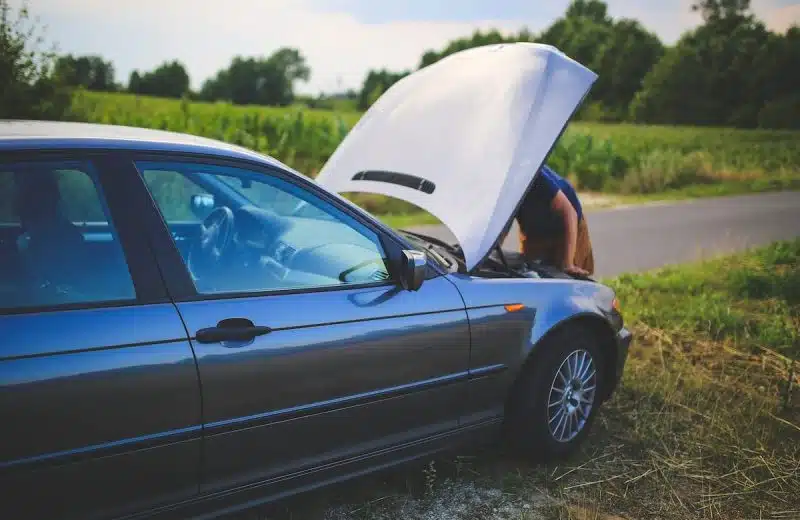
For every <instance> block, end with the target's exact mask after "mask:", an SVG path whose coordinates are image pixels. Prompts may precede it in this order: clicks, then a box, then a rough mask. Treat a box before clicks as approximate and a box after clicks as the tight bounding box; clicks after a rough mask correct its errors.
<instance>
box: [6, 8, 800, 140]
mask: <svg viewBox="0 0 800 520" xmlns="http://www.w3.org/2000/svg"><path fill="white" fill-rule="evenodd" d="M692 9H693V10H694V11H697V12H698V13H699V14H700V15H701V16H702V19H703V23H702V24H701V25H700V26H698V27H697V28H695V29H692V30H690V31H687V32H685V33H684V34H683V36H681V38H680V39H679V40H678V41H677V42H676V44H675V45H672V46H666V45H664V44H663V43H662V42H661V41H660V40H659V38H658V37H657V36H656V35H655V34H653V33H652V32H650V31H647V30H646V29H645V28H644V27H642V25H641V24H640V23H639V22H638V21H636V20H631V19H617V20H615V19H612V18H611V17H610V16H609V14H608V7H607V5H606V3H605V2H603V1H601V0H573V1H572V3H571V4H570V5H569V7H568V8H567V10H566V12H565V13H564V15H563V16H562V17H561V18H559V19H557V20H556V21H555V22H553V24H552V25H550V26H549V27H548V28H546V29H545V30H544V31H542V32H541V33H540V34H533V33H531V32H530V31H528V30H527V29H523V30H521V31H519V32H518V33H516V34H511V35H504V34H501V33H500V32H499V31H496V30H490V31H486V32H481V31H477V32H475V33H473V34H472V35H470V36H467V37H464V38H460V39H457V40H454V41H451V42H449V43H448V44H447V45H446V46H445V47H444V48H442V49H440V50H429V51H427V52H425V53H424V54H423V55H422V56H421V58H420V62H419V64H418V66H417V69H419V68H422V67H426V66H429V65H431V64H433V63H435V62H437V61H438V60H441V59H443V58H444V57H446V56H448V55H450V54H453V53H455V52H458V51H461V50H464V49H468V48H472V47H477V46H481V45H489V44H496V43H505V42H518V41H533V42H541V43H546V44H550V45H553V46H555V47H557V48H559V49H560V50H562V51H563V52H565V53H566V54H567V55H569V56H571V57H572V58H574V59H576V60H577V61H579V62H581V63H583V64H584V65H586V66H587V67H589V68H590V69H592V70H594V71H595V72H597V73H598V75H599V77H598V80H597V82H596V84H595V86H594V87H593V89H592V91H591V93H590V95H589V98H588V99H587V100H586V102H585V103H584V105H583V108H582V110H581V112H580V113H579V114H578V117H579V118H582V119H589V120H599V121H630V122H636V123H661V124H685V125H716V126H734V127H743V128H754V127H763V128H800V67H798V65H797V64H798V63H800V28H798V27H797V26H794V27H792V28H791V29H790V30H789V31H788V32H787V33H786V34H777V33H774V32H771V31H769V30H768V29H767V28H766V26H765V25H764V23H763V22H762V21H760V20H758V19H757V18H756V16H755V15H754V14H753V12H752V10H751V8H750V0H698V1H697V2H696V3H695V4H693V5H692ZM27 19H28V12H27V9H26V8H23V9H22V10H21V11H20V12H19V13H18V19H16V20H12V18H11V11H10V8H9V6H8V2H7V0H0V23H1V24H2V28H0V88H2V89H3V91H4V92H8V93H9V94H8V95H7V96H6V95H4V102H3V106H2V107H0V117H15V116H16V117H25V116H26V114H24V113H21V112H25V111H26V110H27V111H30V110H33V111H34V112H35V111H37V110H38V111H39V112H41V114H42V115H43V116H47V115H48V114H49V115H50V116H52V115H53V114H54V113H56V112H57V111H58V109H59V106H61V105H63V104H64V103H66V102H67V101H66V97H67V95H66V93H67V91H68V90H69V89H72V88H75V87H82V88H85V89H88V90H96V91H127V92H131V93H134V94H142V95H152V96H160V97H172V98H181V97H186V98H189V99H195V100H203V101H227V102H231V103H234V104H260V105H277V106H285V105H289V104H292V103H293V102H296V101H297V98H298V96H296V94H295V87H296V84H297V83H298V82H299V81H308V79H309V78H310V75H311V69H310V67H309V66H308V64H307V63H306V60H305V57H304V56H303V55H302V53H301V52H300V51H299V50H297V49H292V48H281V49H278V50H277V51H275V52H273V53H272V54H271V55H269V56H266V57H263V56H262V57H243V56H236V57H234V58H233V59H232V60H231V63H230V64H229V65H228V66H227V67H226V68H224V69H222V70H220V71H219V72H217V74H216V75H215V76H213V77H211V78H209V79H207V80H206V81H205V82H204V83H203V84H202V86H201V88H200V89H199V90H198V91H196V92H195V91H192V89H191V86H190V85H191V81H190V77H189V74H188V71H187V70H186V67H185V66H184V65H183V64H182V63H180V62H179V61H175V60H173V61H167V62H164V63H163V64H161V65H159V66H158V67H156V68H155V69H154V70H152V71H138V70H135V71H133V72H132V73H131V74H130V76H129V78H128V81H127V84H126V85H125V86H123V85H121V84H120V83H118V82H117V80H116V77H115V70H114V66H113V64H112V63H111V62H110V61H106V60H104V59H103V58H102V57H101V56H97V55H92V56H72V55H62V56H57V55H54V54H48V53H42V52H38V53H37V52H35V51H31V50H30V45H29V44H30V42H31V40H32V39H34V38H35V35H34V32H33V31H31V30H24V29H22V28H21V27H23V26H24V24H23V23H21V22H23V21H25V20H27ZM411 72H412V71H411V70H406V71H390V70H385V69H384V70H371V71H369V72H368V73H367V75H366V77H365V78H364V81H363V83H362V85H361V87H360V89H359V90H358V91H349V92H346V93H340V94H334V95H332V96H325V95H320V96H319V97H317V98H308V97H306V98H304V99H303V100H302V101H303V102H305V103H306V104H309V105H311V106H327V105H326V101H330V100H331V99H336V98H344V99H347V100H350V102H352V103H353V104H354V105H356V106H357V107H358V108H359V109H362V110H363V109H366V108H368V107H369V106H370V105H371V104H372V103H373V102H374V101H375V100H376V99H377V98H378V97H379V96H380V95H381V94H382V93H383V92H385V91H386V90H387V89H388V88H390V87H391V86H392V85H393V84H394V83H396V82H397V81H399V80H400V79H402V78H403V77H405V76H406V75H408V74H410V73H411ZM15 100H16V101H15ZM29 107H33V108H29Z"/></svg>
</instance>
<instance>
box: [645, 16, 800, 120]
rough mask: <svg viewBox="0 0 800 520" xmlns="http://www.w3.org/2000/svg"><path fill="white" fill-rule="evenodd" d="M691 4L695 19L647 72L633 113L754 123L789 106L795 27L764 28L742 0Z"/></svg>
mask: <svg viewBox="0 0 800 520" xmlns="http://www.w3.org/2000/svg"><path fill="white" fill-rule="evenodd" d="M693 9H694V10H696V11H698V12H700V13H701V15H702V16H703V20H704V23H703V25H701V26H700V27H698V28H697V29H695V30H693V31H690V32H688V33H686V34H684V36H683V37H681V39H680V40H679V41H678V43H677V44H676V45H675V47H674V48H672V49H670V50H669V51H668V52H667V54H666V55H665V56H664V57H663V59H662V60H661V61H659V62H658V64H656V66H655V67H653V69H652V70H651V71H650V72H649V73H648V75H647V77H646V78H645V81H644V85H643V88H642V90H641V91H640V92H639V93H638V94H637V95H636V98H635V100H634V102H633V104H632V106H631V115H632V117H633V118H634V119H635V120H636V121H639V122H649V123H665V124H699V125H718V126H738V127H755V126H758V125H759V124H761V125H762V126H763V125H765V124H767V122H768V121H770V120H775V119H776V114H778V113H779V112H780V110H778V108H776V107H781V106H785V108H789V109H790V108H791V107H792V106H796V103H797V101H796V97H797V92H800V71H798V68H797V63H798V61H797V60H798V59H800V47H798V45H799V44H800V40H799V39H798V36H797V35H798V31H797V30H796V29H792V30H791V31H789V32H788V33H787V35H786V36H782V35H779V34H776V33H772V32H770V31H768V30H767V29H766V27H765V26H764V24H763V23H761V22H760V21H758V20H756V19H755V17H754V16H753V14H752V13H751V11H750V2H749V1H748V0H705V1H701V2H699V3H698V4H695V6H694V7H693ZM792 99H794V100H795V101H792ZM781 100H783V101H781ZM795 119H796V118H795ZM782 126H785V124H783V123H782Z"/></svg>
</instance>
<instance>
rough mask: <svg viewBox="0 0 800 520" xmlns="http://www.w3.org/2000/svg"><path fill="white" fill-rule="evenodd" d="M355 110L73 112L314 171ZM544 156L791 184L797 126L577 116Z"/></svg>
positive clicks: (693, 178)
mask: <svg viewBox="0 0 800 520" xmlns="http://www.w3.org/2000/svg"><path fill="white" fill-rule="evenodd" d="M360 115H361V114H360V113H358V112H331V111H325V110H312V109H306V108H303V107H288V108H277V107H261V106H234V105H230V104H226V103H200V102H191V101H189V100H186V99H184V100H169V99H161V98H150V97H144V96H134V95H130V94H110V93H96V92H86V91H78V92H76V93H75V94H74V97H73V102H72V106H71V110H70V116H69V117H70V119H72V120H76V121H86V122H93V123H105V124H116V125H126V126H138V127H147V128H157V129H163V130H170V131H176V132H186V133H190V134H195V135H200V136H204V137H210V138H213V139H218V140H221V141H226V142H229V143H234V144H237V145H241V146H244V147H247V148H250V149H253V150H257V151H259V152H262V153H266V154H268V155H271V156H273V157H276V158H277V159H279V160H281V161H283V162H284V163H286V164H288V165H289V166H292V167H293V168H295V169H297V170H298V171H300V172H303V173H304V174H306V175H309V176H312V177H313V176H315V175H316V173H317V172H318V171H319V169H320V168H321V167H322V165H323V164H324V163H325V161H326V160H327V159H328V158H329V157H330V155H331V154H332V153H333V151H334V150H335V148H336V146H337V145H338V144H339V143H340V142H341V141H342V139H343V138H344V137H345V135H346V134H347V132H348V131H349V129H350V128H352V126H353V125H354V124H355V123H356V121H358V118H359V117H360ZM548 162H549V164H550V165H551V166H552V167H553V168H554V169H555V170H556V171H558V172H559V173H561V174H563V175H567V176H569V177H570V178H571V179H572V180H573V181H574V182H575V183H576V184H577V186H578V188H579V189H583V190H591V191H602V192H612V193H640V194H646V193H658V192H661V191H667V190H674V189H680V188H684V187H686V186H691V185H695V184H708V183H723V182H740V183H741V182H748V183H754V185H757V184H758V183H761V184H764V183H772V184H776V185H775V186H774V188H787V187H788V188H795V189H796V188H800V132H792V131H769V130H736V129H726V128H695V127H663V126H642V125H625V124H601V123H584V122H574V123H572V124H570V126H569V127H568V129H567V131H566V132H565V134H564V135H563V136H562V138H561V139H560V140H559V142H558V144H557V146H556V148H555V150H554V151H553V153H552V154H551V156H550V158H549V161H548ZM363 200H364V201H366V202H367V206H372V205H375V204H377V205H378V206H377V207H368V208H367V209H369V210H371V211H378V212H387V211H391V212H395V211H406V210H407V209H408V208H405V207H404V206H403V205H402V204H400V205H399V206H397V207H396V208H387V207H386V204H388V202H387V201H383V200H381V201H379V202H374V204H373V203H370V202H369V201H370V200H371V199H370V198H369V197H367V198H365V199H363Z"/></svg>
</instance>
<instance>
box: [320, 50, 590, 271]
mask: <svg viewBox="0 0 800 520" xmlns="http://www.w3.org/2000/svg"><path fill="white" fill-rule="evenodd" d="M492 78H502V79H501V80H500V81H495V80H493V79H492ZM596 79H597V75H596V74H595V73H594V72H592V71H591V70H589V69H588V68H586V67H584V66H583V65H581V64H580V63H578V62H576V61H574V60H572V59H571V58H569V57H567V56H566V55H564V54H563V53H561V52H560V51H558V50H557V49H555V48H554V47H552V46H549V45H543V44H539V43H529V42H521V43H513V44H496V45H486V46H481V47H477V48H473V49H468V50H465V51H462V52H458V53H454V54H452V55H450V56H447V57H446V58H444V59H442V60H440V61H438V62H436V63H434V64H432V65H429V66H427V67H424V68H422V69H420V70H418V71H416V72H414V73H413V74H411V75H409V76H406V77H405V78H403V79H402V80H400V81H398V82H397V83H395V84H394V85H392V86H391V87H390V88H389V89H388V90H387V91H386V93H384V94H383V95H382V96H381V97H380V98H379V99H378V100H377V101H376V102H375V103H374V104H373V105H372V106H371V107H370V108H369V109H368V110H367V111H366V112H365V113H364V115H363V116H362V117H361V118H360V119H359V122H358V123H357V124H356V125H355V126H354V127H353V129H352V130H351V131H350V132H349V133H348V134H347V136H346V137H345V138H344V140H343V141H342V142H341V144H340V145H339V146H338V147H337V148H336V150H335V151H334V153H333V154H332V155H331V157H330V159H329V160H328V161H327V162H326V163H325V165H324V166H323V167H322V169H321V170H320V173H319V175H317V177H316V180H317V182H318V183H320V184H321V185H323V186H325V187H326V188H328V189H329V190H331V191H335V192H338V193H345V192H367V193H377V194H381V195H387V196H390V197H395V198H398V199H401V200H404V201H407V202H409V203H411V204H414V205H415V206H418V207H420V208H422V209H424V210H426V211H428V212H429V213H431V214H432V215H434V216H435V217H436V218H438V219H439V220H440V221H441V222H442V223H444V224H445V225H446V226H447V227H448V228H449V229H450V231H451V232H452V233H453V234H454V235H455V237H456V239H457V240H458V242H459V244H460V245H461V248H462V250H463V255H464V260H465V263H466V269H467V270H468V271H471V270H472V269H473V268H474V267H476V266H477V265H479V264H480V263H481V262H482V261H483V260H484V259H485V258H486V256H487V255H488V254H489V252H490V251H491V250H492V249H493V247H494V246H495V244H496V243H497V241H498V239H499V237H500V234H501V233H502V232H504V231H505V230H506V229H507V227H508V224H509V223H510V221H511V219H512V217H513V215H515V214H516V212H517V208H518V207H519V205H520V204H521V201H522V199H523V197H524V196H525V194H526V193H527V191H528V189H529V188H530V186H531V184H532V182H533V179H534V176H535V175H536V174H537V172H538V171H539V168H540V166H541V165H542V164H543V162H544V161H545V159H546V158H547V156H548V155H549V153H550V150H551V149H552V148H553V146H554V144H555V142H556V140H557V139H558V137H559V136H560V135H561V133H562V132H563V130H564V128H565V127H566V125H567V122H568V121H569V119H570V118H571V117H572V115H573V113H574V112H575V110H576V109H577V108H578V106H579V104H580V103H581V101H582V100H583V99H584V97H585V96H586V94H587V93H588V91H589V89H590V87H591V85H592V84H593V83H594V81H595V80H596Z"/></svg>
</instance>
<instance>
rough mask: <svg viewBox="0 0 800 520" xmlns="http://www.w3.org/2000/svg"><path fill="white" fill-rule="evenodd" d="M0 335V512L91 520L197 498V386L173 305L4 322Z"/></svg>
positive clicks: (55, 314) (35, 315)
mask: <svg viewBox="0 0 800 520" xmlns="http://www.w3.org/2000/svg"><path fill="white" fill-rule="evenodd" d="M98 325H101V326H98ZM0 328H2V330H3V331H4V332H3V346H2V352H0V355H2V358H0V410H2V412H3V423H4V425H5V427H4V428H3V429H2V434H0V488H2V489H3V495H4V496H6V497H8V499H4V500H3V501H2V504H0V511H5V512H6V513H7V514H8V515H9V517H15V516H14V514H13V513H12V512H13V511H14V510H15V509H21V508H23V507H25V508H28V507H31V506H32V507H34V508H40V512H41V513H42V514H45V513H47V512H49V514H51V515H52V514H59V512H60V514H63V515H64V516H63V517H68V516H69V515H68V513H73V514H74V515H75V516H76V517H88V516H90V515H89V513H91V512H97V511H104V512H105V513H107V514H111V513H120V512H124V509H122V510H121V509H120V507H127V508H131V507H132V508H145V507H151V506H153V505H158V504H159V503H163V502H169V501H174V500H178V499H186V498H189V497H192V496H194V495H196V494H197V492H198V484H199V483H198V472H199V464H200V449H201V445H200V438H201V427H202V422H201V416H200V413H201V410H200V396H199V392H198V389H199V382H198V377H197V371H196V368H195V363H194V356H193V353H192V349H191V347H190V345H189V342H188V341H187V339H186V333H185V330H184V328H183V326H182V324H181V321H180V318H179V316H178V314H177V312H176V311H175V308H174V307H173V306H172V305H170V304H165V305H150V306H137V307H121V308H102V309H90V310H73V311H66V312H46V313H33V314H18V315H6V316H0ZM111 476H114V477H113V478H109V477H111ZM140 482H141V485H139V483H140ZM98 483H99V484H98ZM31 486H35V487H36V489H37V490H38V491H37V495H38V499H37V501H36V502H35V503H32V502H30V501H31V498H32V495H31V494H30V487H31ZM98 489H101V490H102V493H98V492H97V490H98ZM13 499H21V500H22V501H23V502H22V503H20V502H17V501H16V500H13ZM3 516H5V515H3ZM59 517H62V516H59Z"/></svg>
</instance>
